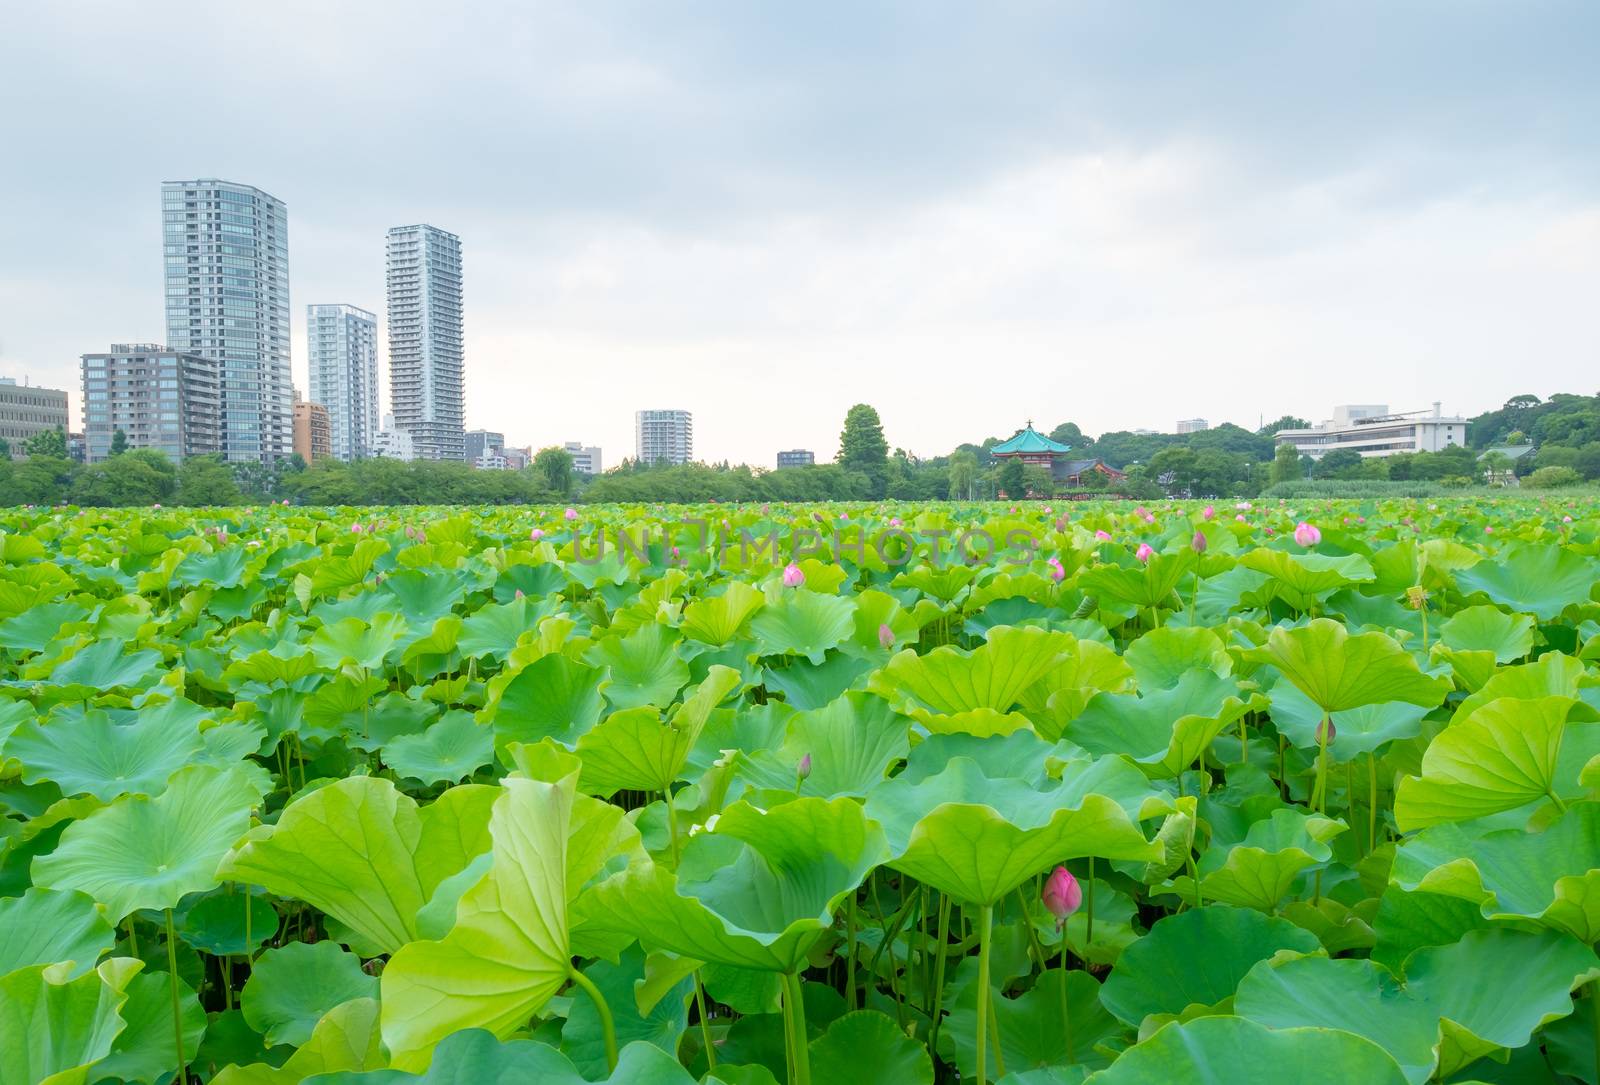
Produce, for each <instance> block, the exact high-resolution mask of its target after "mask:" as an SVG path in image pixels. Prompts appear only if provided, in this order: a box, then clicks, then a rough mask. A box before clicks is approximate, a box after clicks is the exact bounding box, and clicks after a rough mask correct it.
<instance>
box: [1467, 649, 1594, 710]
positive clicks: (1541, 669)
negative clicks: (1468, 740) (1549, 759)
mask: <svg viewBox="0 0 1600 1085" xmlns="http://www.w3.org/2000/svg"><path fill="white" fill-rule="evenodd" d="M1595 684H1596V681H1595V679H1594V678H1593V677H1592V676H1590V675H1589V674H1587V672H1585V670H1584V667H1583V664H1582V662H1580V661H1579V660H1576V659H1574V658H1572V657H1571V656H1569V655H1563V654H1562V653H1560V652H1546V653H1545V654H1544V655H1542V656H1540V657H1539V658H1538V659H1537V660H1535V661H1534V662H1532V663H1523V664H1519V665H1517V666H1515V667H1502V668H1501V669H1500V670H1498V671H1496V672H1495V674H1494V676H1493V677H1492V678H1490V679H1489V680H1488V681H1487V682H1485V683H1484V684H1483V688H1481V689H1479V690H1478V691H1477V692H1476V693H1474V694H1473V695H1472V696H1470V697H1468V698H1467V699H1466V700H1464V701H1462V702H1461V703H1460V704H1459V705H1457V706H1456V710H1455V715H1454V718H1455V719H1458V720H1459V719H1464V718H1465V717H1467V716H1470V715H1472V713H1474V712H1476V711H1477V710H1478V709H1480V708H1482V707H1483V706H1484V705H1486V704H1488V703H1489V702H1490V701H1498V700H1500V699H1501V698H1503V697H1516V698H1518V699H1520V700H1525V701H1536V700H1538V699H1539V698H1541V697H1567V698H1571V699H1574V700H1576V699H1578V698H1581V697H1582V696H1583V695H1584V694H1585V693H1586V692H1589V691H1590V690H1591V689H1592V687H1593V686H1594V685H1595ZM1573 718H1574V719H1585V720H1594V719H1600V712H1596V711H1595V709H1594V707H1593V706H1591V705H1589V704H1587V703H1585V704H1584V705H1583V706H1582V707H1579V708H1576V709H1575V711H1574V715H1573Z"/></svg>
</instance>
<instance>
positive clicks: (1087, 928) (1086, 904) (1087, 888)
mask: <svg viewBox="0 0 1600 1085" xmlns="http://www.w3.org/2000/svg"><path fill="white" fill-rule="evenodd" d="M1083 918H1084V933H1083V963H1084V967H1088V964H1089V947H1090V946H1091V945H1093V944H1094V856H1092V855H1091V856H1089V879H1088V881H1087V882H1086V883H1085V885H1084V887H1083ZM1066 936H1067V935H1066V928H1065V927H1063V928H1062V931H1061V937H1062V939H1063V940H1064V939H1065V938H1066Z"/></svg>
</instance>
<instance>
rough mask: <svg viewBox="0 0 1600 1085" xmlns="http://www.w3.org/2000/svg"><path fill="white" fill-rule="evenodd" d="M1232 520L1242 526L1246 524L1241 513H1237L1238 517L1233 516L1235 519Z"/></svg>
mask: <svg viewBox="0 0 1600 1085" xmlns="http://www.w3.org/2000/svg"><path fill="white" fill-rule="evenodd" d="M1234 519H1235V520H1237V521H1239V522H1240V523H1241V524H1243V523H1246V522H1247V521H1246V520H1245V518H1244V513H1242V512H1241V513H1239V515H1237V516H1235V517H1234Z"/></svg>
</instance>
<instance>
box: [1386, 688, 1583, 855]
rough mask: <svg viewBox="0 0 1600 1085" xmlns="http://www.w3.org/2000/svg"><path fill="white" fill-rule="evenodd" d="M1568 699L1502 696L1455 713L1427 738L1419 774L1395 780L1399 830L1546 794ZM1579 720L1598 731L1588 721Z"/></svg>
mask: <svg viewBox="0 0 1600 1085" xmlns="http://www.w3.org/2000/svg"><path fill="white" fill-rule="evenodd" d="M1576 704H1577V702H1576V701H1573V700H1571V699H1569V698H1565V697H1541V698H1540V699H1538V700H1536V701H1525V700H1519V699H1516V698H1510V697H1502V698H1500V699H1498V700H1494V701H1490V702H1488V703H1487V704H1485V705H1483V706H1482V707H1480V708H1478V709H1476V710H1475V711H1473V712H1472V714H1471V715H1469V716H1467V717H1465V718H1460V717H1458V718H1457V719H1456V721H1455V722H1454V723H1452V724H1451V725H1450V726H1449V727H1447V728H1445V729H1444V730H1443V731H1442V732H1440V733H1439V735H1438V736H1437V737H1436V738H1435V739H1434V740H1433V741H1432V742H1430V743H1429V744H1428V748H1427V751H1426V752H1424V753H1423V755H1422V774H1421V775H1420V776H1406V777H1403V778H1402V779H1401V780H1400V785H1399V787H1398V789H1397V790H1396V793H1395V802H1394V817H1395V823H1396V824H1397V825H1398V826H1399V828H1400V831H1401V832H1410V831H1412V830H1413V829H1424V828H1427V827H1428V826H1429V825H1438V824H1440V823H1441V822H1446V821H1463V820H1466V819H1468V818H1479V817H1486V816H1488V815H1490V814H1495V813H1499V812H1500V811H1502V810H1514V809H1516V808H1517V807H1519V806H1522V805H1524V804H1526V803H1530V802H1534V801H1536V800H1538V799H1542V798H1545V797H1546V796H1550V797H1554V796H1555V795H1556V793H1557V791H1558V790H1560V789H1558V787H1557V784H1556V775H1557V768H1558V761H1559V757H1560V754H1561V745H1562V740H1563V739H1564V737H1565V736H1566V733H1567V731H1568V725H1567V717H1568V716H1569V715H1570V714H1571V713H1572V709H1573V707H1574V706H1575V705H1576ZM1579 726H1583V727H1587V728H1591V729H1593V730H1596V731H1597V732H1600V728H1595V727H1594V725H1592V724H1583V725H1579ZM1556 801H1557V802H1558V803H1559V801H1560V800H1559V799H1557V800H1556Z"/></svg>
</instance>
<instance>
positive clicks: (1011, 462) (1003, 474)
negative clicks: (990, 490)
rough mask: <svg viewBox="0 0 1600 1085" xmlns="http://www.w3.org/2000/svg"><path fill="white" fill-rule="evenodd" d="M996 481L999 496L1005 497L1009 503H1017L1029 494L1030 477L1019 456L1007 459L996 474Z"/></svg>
mask: <svg viewBox="0 0 1600 1085" xmlns="http://www.w3.org/2000/svg"><path fill="white" fill-rule="evenodd" d="M994 481H995V487H996V489H997V490H998V491H999V494H998V495H997V496H1000V495H1003V496H1004V497H1005V498H1006V500H1008V501H1016V500H1018V499H1019V498H1021V497H1023V496H1025V495H1026V494H1027V492H1028V475H1027V472H1026V471H1024V470H1023V468H1022V460H1021V459H1020V458H1019V457H1017V456H1007V457H1005V462H1004V463H1002V464H1001V465H1000V469H999V470H998V471H996V472H995V480H994Z"/></svg>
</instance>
